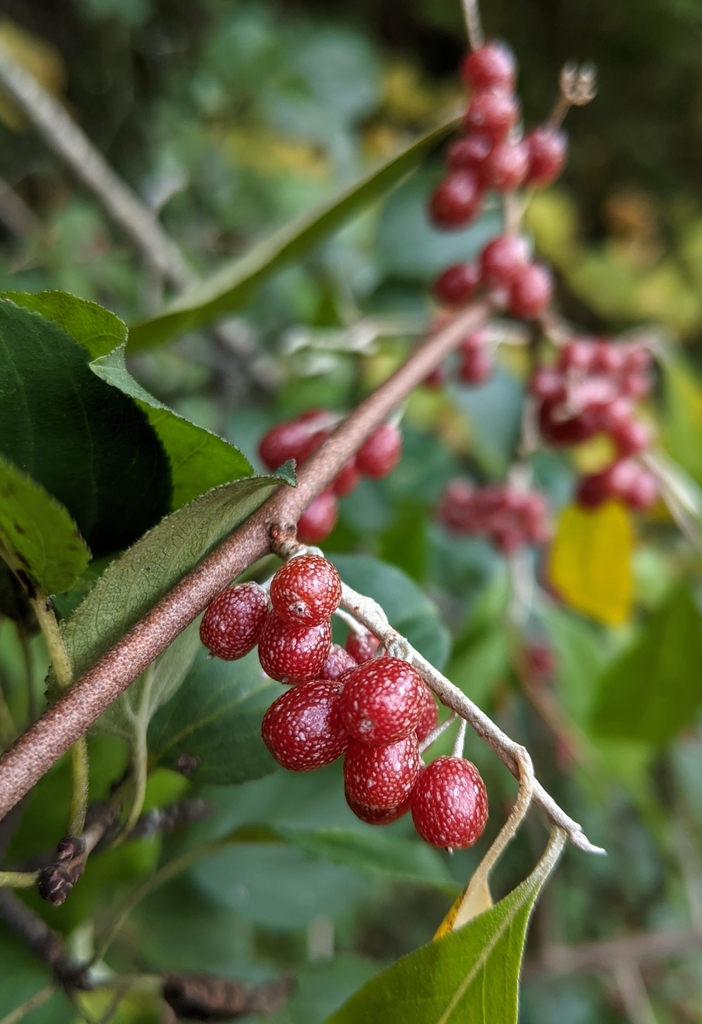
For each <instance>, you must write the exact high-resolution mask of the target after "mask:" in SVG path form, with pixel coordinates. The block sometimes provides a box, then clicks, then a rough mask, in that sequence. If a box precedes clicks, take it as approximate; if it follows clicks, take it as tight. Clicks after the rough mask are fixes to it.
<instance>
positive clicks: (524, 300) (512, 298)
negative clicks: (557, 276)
mask: <svg viewBox="0 0 702 1024" xmlns="http://www.w3.org/2000/svg"><path fill="white" fill-rule="evenodd" d="M552 297H553V279H552V277H551V272H550V271H549V270H548V268H547V267H545V266H544V265H543V264H541V263H532V264H530V265H529V266H528V267H524V268H523V269H521V270H520V271H519V272H518V274H517V275H516V276H515V278H514V281H513V282H512V286H511V288H510V291H509V312H510V313H511V314H512V316H516V317H519V318H523V319H527V320H531V319H533V318H534V317H537V316H540V315H541V314H542V313H543V312H544V310H545V309H546V308H547V307H548V306H549V305H550V303H551V299H552Z"/></svg>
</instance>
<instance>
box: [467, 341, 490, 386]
mask: <svg viewBox="0 0 702 1024" xmlns="http://www.w3.org/2000/svg"><path fill="white" fill-rule="evenodd" d="M494 369H495V363H494V361H493V358H492V355H491V354H490V352H489V351H488V350H487V348H486V347H485V346H484V345H480V346H477V345H474V346H468V345H465V346H464V347H463V348H462V349H461V352H460V363H459V365H458V376H459V378H460V380H462V381H463V383H464V384H470V385H471V386H472V387H477V385H478V384H484V383H485V381H486V380H487V379H488V378H489V377H491V376H492V374H493V371H494Z"/></svg>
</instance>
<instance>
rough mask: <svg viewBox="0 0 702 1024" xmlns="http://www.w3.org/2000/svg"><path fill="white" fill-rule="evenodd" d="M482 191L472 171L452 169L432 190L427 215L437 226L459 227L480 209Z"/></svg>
mask: <svg viewBox="0 0 702 1024" xmlns="http://www.w3.org/2000/svg"><path fill="white" fill-rule="evenodd" d="M482 198H483V191H482V188H481V186H480V181H479V179H478V177H477V175H476V174H475V173H474V172H473V171H452V172H451V174H449V176H448V177H447V178H444V180H443V181H442V182H441V184H440V185H438V186H437V188H436V189H435V190H434V194H433V195H432V197H431V199H430V200H429V216H430V218H431V221H432V223H433V224H435V225H436V227H438V228H444V229H447V230H449V229H451V228H461V227H463V226H464V225H465V224H468V223H469V222H470V221H471V220H473V218H474V217H475V215H476V214H477V212H478V210H479V209H480V204H481V202H482Z"/></svg>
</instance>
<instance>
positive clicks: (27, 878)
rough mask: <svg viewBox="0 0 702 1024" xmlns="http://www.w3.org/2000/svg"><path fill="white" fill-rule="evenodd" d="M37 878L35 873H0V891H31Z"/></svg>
mask: <svg viewBox="0 0 702 1024" xmlns="http://www.w3.org/2000/svg"><path fill="white" fill-rule="evenodd" d="M37 878H38V872H36V871H0V889H31V888H32V887H33V886H35V885H36V884H37Z"/></svg>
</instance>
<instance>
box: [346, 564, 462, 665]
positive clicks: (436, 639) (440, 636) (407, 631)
mask: <svg viewBox="0 0 702 1024" xmlns="http://www.w3.org/2000/svg"><path fill="white" fill-rule="evenodd" d="M329 559H330V561H331V562H333V563H334V565H335V566H336V567H337V569H338V570H339V573H340V575H341V578H342V580H343V581H344V583H346V584H347V585H348V586H349V587H351V588H352V589H353V590H357V591H358V592H359V593H360V594H365V595H366V596H367V597H372V598H373V599H374V600H375V601H377V602H378V604H379V605H380V606H381V608H383V610H384V611H385V614H386V615H387V617H388V619H389V620H390V625H391V626H393V627H394V628H395V629H396V630H397V631H398V632H399V633H401V634H402V636H405V637H407V639H408V640H409V642H410V643H411V644H412V646H413V647H416V648H417V650H418V651H419V652H420V654H423V655H424V657H425V658H426V659H427V660H428V661H430V662H431V663H432V665H436V667H437V668H438V669H441V668H443V666H444V665H445V664H446V660H447V658H448V655H449V651H450V649H451V637H450V634H449V632H448V630H447V628H446V626H445V625H444V624H443V622H442V621H441V618H440V617H439V612H438V611H437V608H436V605H434V604H433V602H432V601H430V600H429V598H428V597H427V596H426V594H425V593H424V591H423V590H421V589H420V588H419V587H418V586H417V584H416V583H415V582H414V580H411V579H410V578H409V576H406V575H405V573H403V572H402V571H401V570H400V569H398V568H397V567H396V566H394V565H387V564H386V563H385V562H380V561H378V559H377V558H372V557H371V556H370V555H330V556H329Z"/></svg>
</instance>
